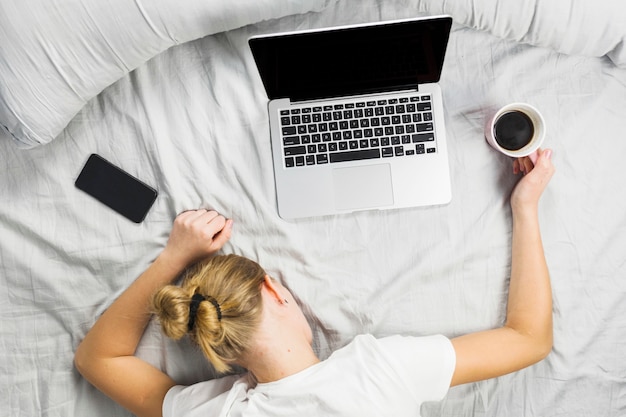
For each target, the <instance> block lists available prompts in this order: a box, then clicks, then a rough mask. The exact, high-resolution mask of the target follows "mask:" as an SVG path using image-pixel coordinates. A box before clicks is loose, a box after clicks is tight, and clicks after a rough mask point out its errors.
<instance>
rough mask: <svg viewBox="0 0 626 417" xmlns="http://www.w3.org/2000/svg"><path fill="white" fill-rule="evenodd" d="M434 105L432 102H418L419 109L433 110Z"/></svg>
mask: <svg viewBox="0 0 626 417" xmlns="http://www.w3.org/2000/svg"><path fill="white" fill-rule="evenodd" d="M431 110H432V107H431V105H430V103H418V104H417V111H431Z"/></svg>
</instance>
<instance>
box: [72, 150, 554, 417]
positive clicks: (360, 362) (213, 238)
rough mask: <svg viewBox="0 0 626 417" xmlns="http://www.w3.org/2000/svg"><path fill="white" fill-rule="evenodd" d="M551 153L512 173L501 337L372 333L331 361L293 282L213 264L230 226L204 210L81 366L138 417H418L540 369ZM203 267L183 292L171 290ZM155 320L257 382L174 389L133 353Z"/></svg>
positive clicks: (128, 294)
mask: <svg viewBox="0 0 626 417" xmlns="http://www.w3.org/2000/svg"><path fill="white" fill-rule="evenodd" d="M551 154H552V153H551V151H550V150H545V151H542V150H540V151H539V152H538V153H537V155H534V156H533V158H530V157H525V158H521V159H518V160H515V161H514V163H513V171H514V173H515V174H517V173H520V172H521V173H523V174H524V176H523V178H522V179H521V180H520V181H519V183H518V184H517V186H516V187H515V189H514V191H513V193H512V195H511V208H512V214H513V237H512V239H513V240H512V264H511V279H510V287H509V298H508V307H507V320H506V323H505V325H504V326H502V327H501V328H497V329H493V330H488V331H483V332H478V333H472V334H468V335H464V336H461V337H457V338H453V339H451V340H449V339H447V338H445V337H443V336H432V337H425V338H416V337H401V336H394V337H390V338H384V339H380V340H377V339H375V338H373V337H371V336H367V335H363V336H358V337H357V338H355V339H354V341H353V342H352V343H350V344H349V345H348V346H346V347H345V348H342V349H340V350H338V351H337V352H335V353H333V355H331V357H330V358H329V359H327V360H326V361H323V362H320V360H319V359H318V358H317V356H316V355H315V352H314V351H313V349H312V347H311V339H312V336H311V329H310V327H309V326H308V324H307V322H306V320H305V318H304V315H303V314H302V311H301V310H300V308H299V306H298V304H297V303H296V302H295V300H294V298H293V296H292V295H291V293H290V292H289V291H288V290H287V289H286V288H285V287H284V286H283V285H281V284H280V283H279V282H277V281H275V280H273V279H272V278H271V277H269V276H268V275H267V274H266V273H265V272H264V271H263V270H262V269H261V267H260V266H258V265H257V264H256V263H254V262H252V261H250V260H247V259H245V258H241V257H236V256H226V257H214V258H212V259H209V260H206V258H207V256H208V255H211V254H214V253H215V252H216V251H218V250H219V249H220V248H221V247H222V246H223V245H224V243H225V242H226V241H227V240H228V239H229V238H230V235H231V229H232V220H226V219H225V218H224V217H223V216H221V215H218V214H217V213H216V212H213V211H206V210H197V211H188V212H184V213H182V214H181V215H179V216H178V217H177V218H176V220H175V221H174V226H173V229H172V232H171V234H170V237H169V240H168V243H167V245H166V247H165V249H164V250H163V252H162V253H161V254H160V255H159V256H158V257H157V259H156V260H155V262H154V263H153V264H152V265H151V266H150V267H149V268H148V269H147V270H146V271H145V272H144V273H143V274H142V275H141V276H140V277H139V278H138V279H137V280H136V281H135V282H134V283H133V284H132V285H131V286H130V287H129V288H128V289H127V290H126V291H125V292H124V293H123V294H122V295H121V296H120V298H119V299H118V300H116V301H115V302H114V303H113V304H112V305H111V307H110V308H109V309H108V310H107V311H106V312H105V313H104V314H103V315H102V317H101V318H100V319H99V320H98V321H97V322H96V324H95V325H94V327H93V328H92V329H91V330H90V332H89V333H88V334H87V336H86V337H85V339H84V340H83V342H82V343H81V345H80V346H79V347H78V350H77V351H76V357H75V363H76V367H77V368H78V370H79V371H80V372H81V374H82V375H83V376H84V377H85V378H87V379H88V380H89V381H90V382H91V383H93V384H94V385H95V386H96V387H98V388H99V389H100V390H102V391H103V392H104V393H106V394H107V395H109V396H110V397H111V398H113V399H114V400H115V401H117V402H118V403H120V404H121V405H122V406H124V407H126V408H128V409H129V410H131V411H132V412H133V413H135V414H137V415H140V416H160V415H166V416H169V415H189V416H194V415H216V416H217V415H246V416H248V415H254V416H257V415H272V416H274V415H278V416H280V415H342V416H343V415H355V416H364V415H419V407H420V405H421V403H422V402H424V401H430V400H440V399H442V398H443V396H445V394H446V392H447V390H448V388H449V387H450V386H454V385H458V384H463V383H467V382H473V381H479V380H483V379H487V378H492V377H497V376H500V375H504V374H507V373H510V372H513V371H516V370H519V369H522V368H524V367H526V366H529V365H532V364H533V363H536V362H538V361H540V360H541V359H543V358H544V357H545V356H547V355H548V353H549V352H550V350H551V348H552V296H551V289H550V279H549V274H548V269H547V266H546V262H545V258H544V253H543V247H542V243H541V236H540V231H539V221H538V203H539V198H540V196H541V194H542V193H543V191H544V189H545V187H546V185H547V184H548V182H549V181H550V178H551V177H552V174H553V172H554V167H553V165H552V162H551ZM203 259H204V260H203ZM200 260H203V261H201V262H199V263H197V264H196V265H195V266H194V267H193V268H192V269H191V270H190V272H189V273H188V275H187V278H186V279H185V281H184V284H183V286H182V287H181V288H178V287H173V286H170V285H168V284H170V283H171V282H172V281H173V280H174V279H175V278H176V277H177V276H178V275H179V274H180V273H181V272H182V271H183V270H185V269H186V268H187V267H188V266H189V265H191V264H194V263H195V262H198V261H200ZM155 293H156V295H155V296H154V294H155ZM151 311H155V312H156V313H157V315H158V316H159V319H160V321H161V324H162V326H163V329H164V331H165V333H166V334H167V335H169V336H170V337H173V338H175V339H179V338H181V337H182V336H184V335H185V334H187V333H188V334H190V336H191V337H192V338H193V339H194V340H195V341H196V342H198V344H199V345H200V347H201V348H202V350H203V352H204V353H205V355H206V356H207V358H208V359H209V360H210V361H211V362H212V363H213V365H214V366H215V367H216V369H217V370H219V371H224V370H227V369H228V368H229V367H230V366H231V365H233V364H237V365H240V366H242V367H244V368H246V369H247V370H248V371H249V372H248V374H247V375H245V376H243V377H241V378H239V377H226V378H222V379H219V380H216V381H207V382H203V383H200V384H196V385H192V386H191V387H181V386H176V383H175V382H174V381H173V380H172V379H171V378H170V377H169V376H167V375H166V374H164V373H162V372H161V371H159V370H158V369H156V368H154V367H152V366H151V365H149V364H147V363H145V362H143V361H142V360H140V359H139V358H137V357H135V356H134V352H135V350H136V348H137V345H138V343H139V340H140V339H141V336H142V334H143V332H144V330H145V327H146V325H147V323H148V321H149V319H150V312H151Z"/></svg>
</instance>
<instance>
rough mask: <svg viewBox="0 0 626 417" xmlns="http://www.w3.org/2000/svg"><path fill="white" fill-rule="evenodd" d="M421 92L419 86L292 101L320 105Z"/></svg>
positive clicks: (293, 101)
mask: <svg viewBox="0 0 626 417" xmlns="http://www.w3.org/2000/svg"><path fill="white" fill-rule="evenodd" d="M415 92H419V86H417V87H416V88H410V89H405V90H395V91H381V92H375V93H366V94H356V95H351V96H336V97H320V98H314V99H305V100H290V101H291V103H298V104H306V103H320V102H325V101H337V100H352V99H357V100H358V99H362V98H370V97H383V96H391V95H402V94H409V93H415Z"/></svg>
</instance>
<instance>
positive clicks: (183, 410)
mask: <svg viewBox="0 0 626 417" xmlns="http://www.w3.org/2000/svg"><path fill="white" fill-rule="evenodd" d="M236 385H245V388H244V389H247V387H248V378H247V376H245V375H244V376H241V375H231V376H226V377H223V378H218V379H213V380H210V381H203V382H199V383H197V384H193V385H189V386H184V385H176V386H173V387H172V388H170V390H169V391H168V392H167V394H166V395H165V399H164V401H163V416H164V417H168V416H189V417H193V416H197V415H211V414H214V413H211V411H214V412H217V411H219V410H220V409H221V406H222V405H223V404H224V402H225V401H226V397H227V395H228V393H229V392H230V390H231V389H233V388H234V387H235V386H236Z"/></svg>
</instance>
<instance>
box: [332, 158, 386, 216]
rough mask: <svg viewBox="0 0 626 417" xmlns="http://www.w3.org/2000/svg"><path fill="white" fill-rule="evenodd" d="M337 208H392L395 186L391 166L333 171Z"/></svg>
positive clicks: (379, 165)
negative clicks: (392, 180)
mask: <svg viewBox="0 0 626 417" xmlns="http://www.w3.org/2000/svg"><path fill="white" fill-rule="evenodd" d="M333 182H334V187H335V207H336V208H337V209H339V210H355V209H365V208H374V207H382V206H390V205H392V204H393V186H392V182H391V167H390V166H389V164H378V165H369V166H361V167H349V168H336V169H334V170H333Z"/></svg>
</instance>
